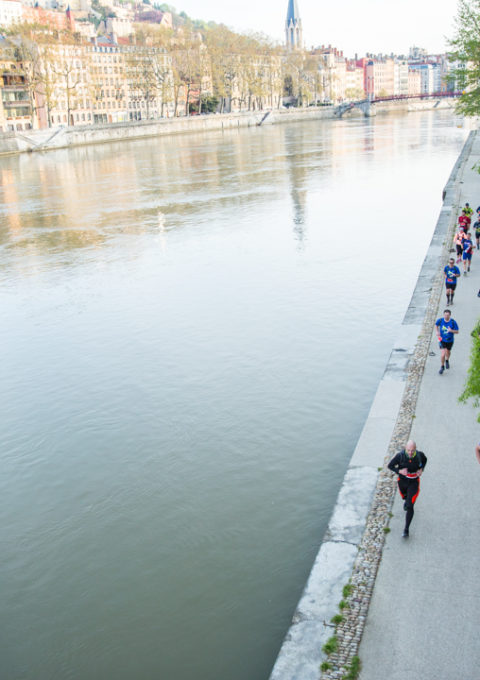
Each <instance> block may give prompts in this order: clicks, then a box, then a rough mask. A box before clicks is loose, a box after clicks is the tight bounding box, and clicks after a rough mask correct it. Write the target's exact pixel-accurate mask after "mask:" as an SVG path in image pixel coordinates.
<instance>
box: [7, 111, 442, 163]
mask: <svg viewBox="0 0 480 680" xmlns="http://www.w3.org/2000/svg"><path fill="white" fill-rule="evenodd" d="M454 106H455V102H454V100H450V99H438V100H437V99H431V100H425V101H424V100H422V101H419V100H403V101H393V102H382V103H381V104H380V103H379V104H376V105H375V107H374V108H375V111H374V112H373V113H374V114H380V115H382V114H388V113H392V112H402V111H403V112H412V111H424V110H428V109H445V108H449V109H450V108H451V109H453V108H454ZM345 115H363V114H362V113H361V112H360V111H359V110H353V111H352V112H350V113H348V114H345ZM335 118H336V116H335V107H334V106H330V107H329V106H327V107H311V108H308V109H282V110H273V111H256V112H252V111H246V112H243V113H227V114H214V115H205V116H203V115H202V116H189V117H182V118H162V119H160V120H151V121H150V120H148V121H134V122H128V123H110V124H105V125H83V126H74V127H57V128H49V129H48V130H29V131H25V132H18V131H17V132H7V133H2V134H0V156H2V155H11V154H18V153H26V152H37V151H50V150H53V149H63V148H70V147H75V146H85V145H91V144H107V143H109V142H118V141H126V140H132V139H143V138H148V137H159V136H165V135H178V134H191V133H194V132H211V131H219V130H220V131H227V130H234V129H239V128H243V127H254V126H259V125H272V124H278V123H290V122H294V121H305V120H321V119H327V120H328V119H330V120H333V119H335Z"/></svg>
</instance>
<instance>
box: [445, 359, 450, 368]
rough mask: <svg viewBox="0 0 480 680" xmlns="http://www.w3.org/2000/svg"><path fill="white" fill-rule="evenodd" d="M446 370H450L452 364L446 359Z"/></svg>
mask: <svg viewBox="0 0 480 680" xmlns="http://www.w3.org/2000/svg"><path fill="white" fill-rule="evenodd" d="M445 368H450V362H449V360H448V359H445Z"/></svg>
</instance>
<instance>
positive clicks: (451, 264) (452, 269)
mask: <svg viewBox="0 0 480 680" xmlns="http://www.w3.org/2000/svg"><path fill="white" fill-rule="evenodd" d="M443 271H444V273H445V288H446V290H447V305H453V296H454V295H455V288H456V287H457V279H458V277H459V276H460V269H459V268H458V267H457V265H456V264H455V260H454V258H453V257H451V258H450V259H449V261H448V264H447V266H446V267H445V269H444V270H443Z"/></svg>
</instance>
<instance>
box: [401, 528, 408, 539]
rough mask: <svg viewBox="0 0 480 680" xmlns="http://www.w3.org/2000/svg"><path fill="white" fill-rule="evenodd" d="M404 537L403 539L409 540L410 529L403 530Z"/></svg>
mask: <svg viewBox="0 0 480 680" xmlns="http://www.w3.org/2000/svg"><path fill="white" fill-rule="evenodd" d="M402 536H403V538H408V536H409V534H408V529H404V530H403V534H402Z"/></svg>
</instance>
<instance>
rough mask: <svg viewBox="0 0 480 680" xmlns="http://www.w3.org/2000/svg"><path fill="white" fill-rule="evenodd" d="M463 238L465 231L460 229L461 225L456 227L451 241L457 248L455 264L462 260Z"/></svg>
mask: <svg viewBox="0 0 480 680" xmlns="http://www.w3.org/2000/svg"><path fill="white" fill-rule="evenodd" d="M464 238H465V231H464V230H463V229H462V227H459V228H458V231H457V233H456V234H455V236H454V237H453V243H454V244H455V248H456V249H457V264H458V263H459V262H461V261H462V253H463V246H462V243H463V239H464Z"/></svg>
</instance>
